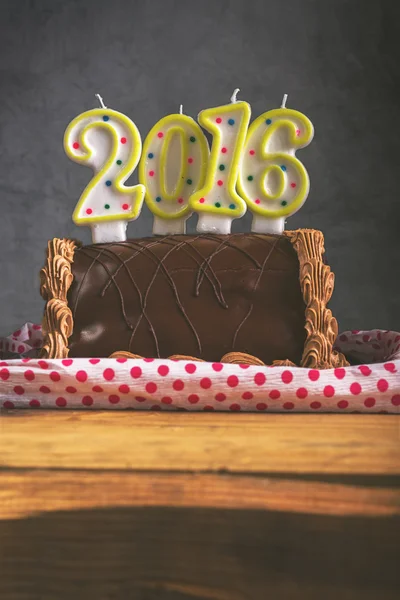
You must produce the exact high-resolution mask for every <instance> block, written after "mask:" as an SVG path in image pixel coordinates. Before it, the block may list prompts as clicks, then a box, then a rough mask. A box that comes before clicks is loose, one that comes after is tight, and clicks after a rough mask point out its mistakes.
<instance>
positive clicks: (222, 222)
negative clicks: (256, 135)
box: [189, 90, 251, 233]
mask: <svg viewBox="0 0 400 600" xmlns="http://www.w3.org/2000/svg"><path fill="white" fill-rule="evenodd" d="M238 91H239V90H235V91H234V93H233V95H232V98H231V104H228V105H226V106H219V107H217V108H209V109H206V110H203V111H202V112H201V113H200V114H199V117H198V118H199V123H200V124H201V125H202V126H203V127H204V128H205V129H207V131H209V132H210V133H212V134H213V143H212V147H211V156H210V161H209V164H208V169H207V175H206V181H205V185H204V187H203V188H202V189H200V190H199V191H198V192H196V193H195V194H193V195H192V196H191V198H190V201H189V203H190V206H191V207H192V208H193V210H195V211H196V212H198V213H199V221H198V224H197V231H200V232H207V231H212V232H214V233H230V230H231V223H232V219H236V218H239V217H242V216H243V215H244V213H245V212H246V208H247V207H246V203H245V202H244V200H243V198H241V197H240V196H239V195H238V194H237V192H236V189H235V188H236V181H237V177H238V171H239V162H240V156H241V152H242V148H243V145H244V142H245V138H246V131H247V127H248V125H249V121H250V115H251V110H250V105H249V104H248V103H247V102H237V101H236V94H237V92H238Z"/></svg>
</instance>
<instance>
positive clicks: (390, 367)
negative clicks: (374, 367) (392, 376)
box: [383, 363, 396, 373]
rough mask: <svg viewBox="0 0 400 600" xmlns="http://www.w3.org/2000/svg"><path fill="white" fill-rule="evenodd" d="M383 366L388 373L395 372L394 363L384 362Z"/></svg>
mask: <svg viewBox="0 0 400 600" xmlns="http://www.w3.org/2000/svg"><path fill="white" fill-rule="evenodd" d="M383 368H384V369H385V370H386V371H389V373H396V365H395V364H394V363H385V364H384V365H383Z"/></svg>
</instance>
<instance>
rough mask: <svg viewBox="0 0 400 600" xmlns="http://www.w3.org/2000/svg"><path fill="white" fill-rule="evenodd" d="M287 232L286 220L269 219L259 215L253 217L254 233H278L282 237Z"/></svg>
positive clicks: (252, 228) (282, 218)
mask: <svg viewBox="0 0 400 600" xmlns="http://www.w3.org/2000/svg"><path fill="white" fill-rule="evenodd" d="M284 230H285V219H284V217H280V218H279V219H267V218H266V217H261V216H259V215H253V221H252V224H251V231H252V232H253V233H276V234H278V235H281V234H282V233H283V232H284Z"/></svg>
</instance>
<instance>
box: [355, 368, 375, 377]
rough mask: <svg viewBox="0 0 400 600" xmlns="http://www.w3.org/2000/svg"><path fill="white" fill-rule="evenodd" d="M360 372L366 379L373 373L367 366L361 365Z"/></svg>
mask: <svg viewBox="0 0 400 600" xmlns="http://www.w3.org/2000/svg"><path fill="white" fill-rule="evenodd" d="M358 370H359V371H360V372H361V373H362V375H364V376H365V377H368V375H371V373H372V371H371V369H370V368H369V367H368V366H367V365H360V366H359V367H358Z"/></svg>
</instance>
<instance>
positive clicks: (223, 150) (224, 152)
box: [221, 146, 228, 154]
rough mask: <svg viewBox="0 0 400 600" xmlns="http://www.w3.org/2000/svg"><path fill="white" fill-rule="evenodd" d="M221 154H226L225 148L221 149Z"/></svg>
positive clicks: (226, 149)
mask: <svg viewBox="0 0 400 600" xmlns="http://www.w3.org/2000/svg"><path fill="white" fill-rule="evenodd" d="M221 152H222V154H226V153H227V152H228V148H225V146H224V147H223V148H221Z"/></svg>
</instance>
